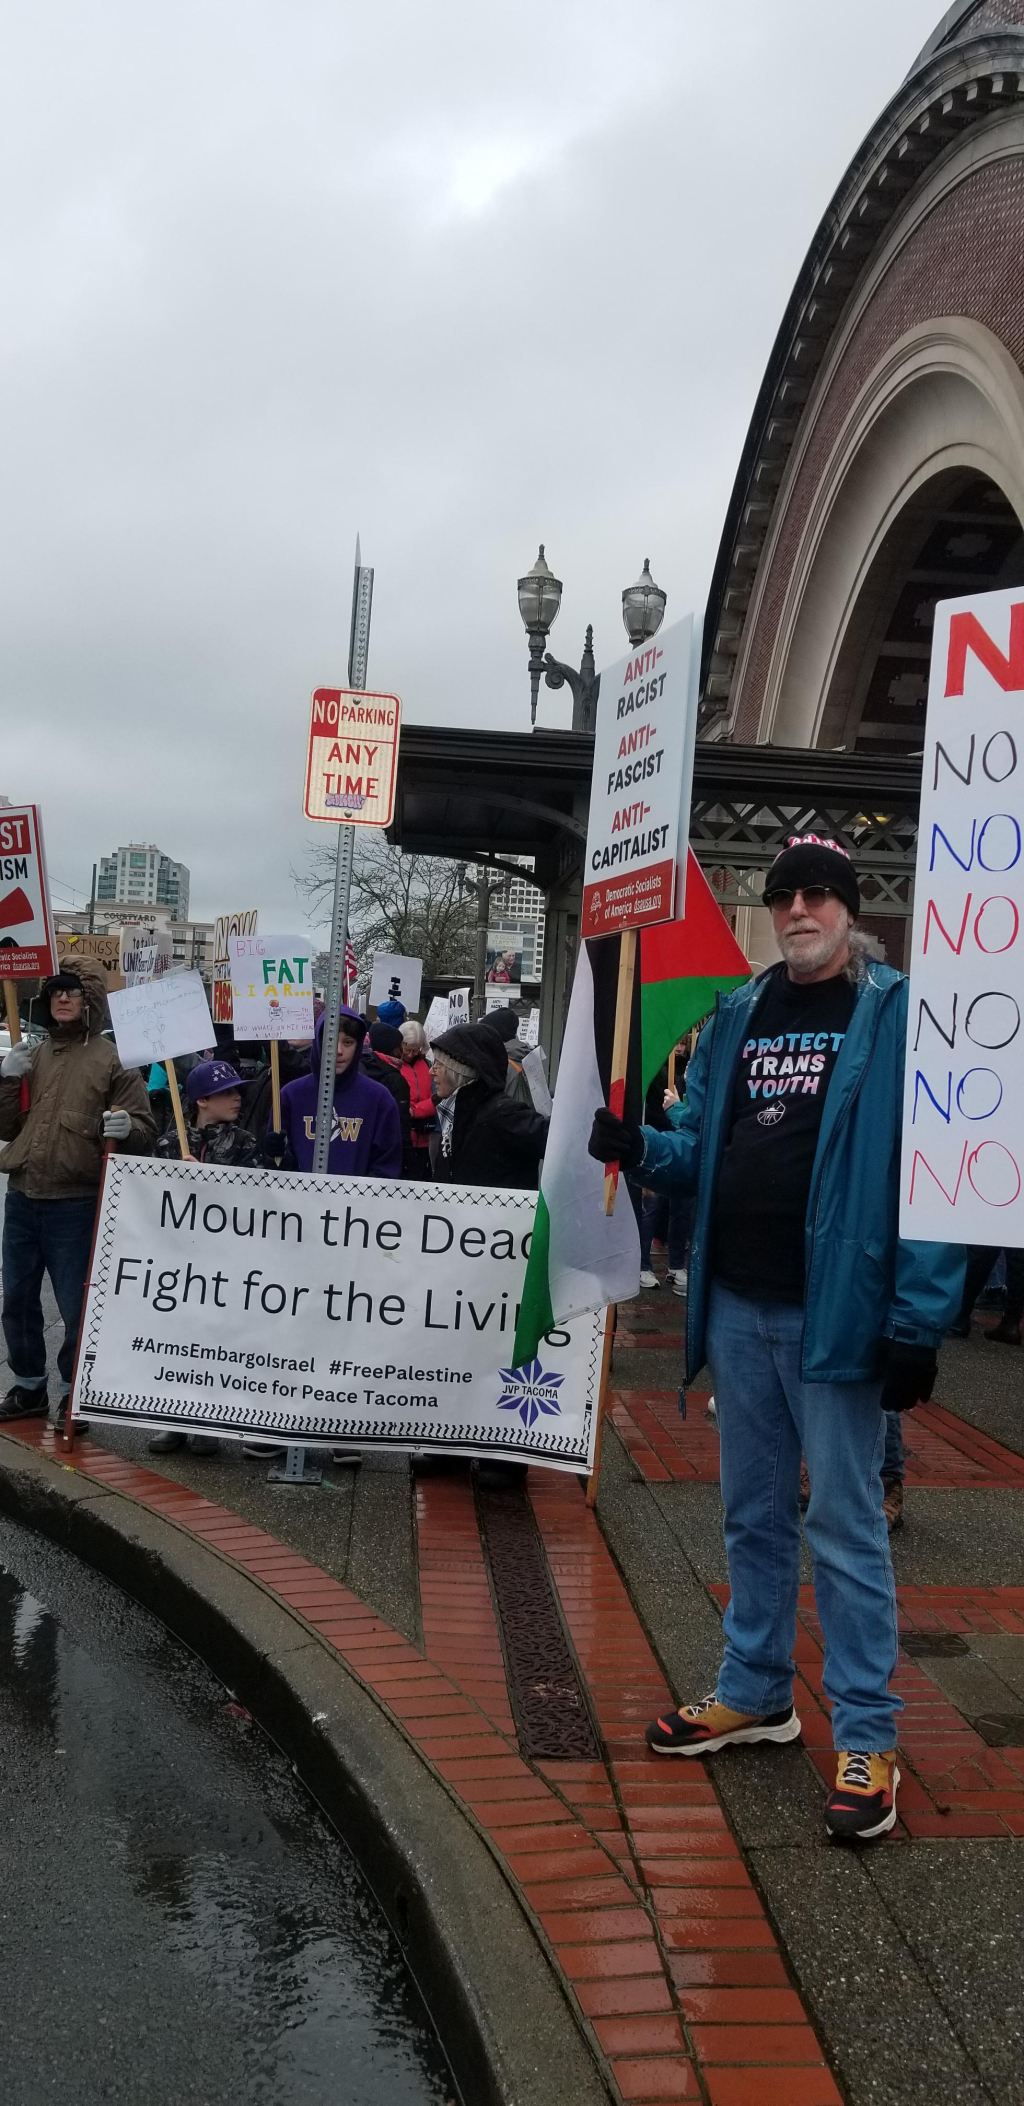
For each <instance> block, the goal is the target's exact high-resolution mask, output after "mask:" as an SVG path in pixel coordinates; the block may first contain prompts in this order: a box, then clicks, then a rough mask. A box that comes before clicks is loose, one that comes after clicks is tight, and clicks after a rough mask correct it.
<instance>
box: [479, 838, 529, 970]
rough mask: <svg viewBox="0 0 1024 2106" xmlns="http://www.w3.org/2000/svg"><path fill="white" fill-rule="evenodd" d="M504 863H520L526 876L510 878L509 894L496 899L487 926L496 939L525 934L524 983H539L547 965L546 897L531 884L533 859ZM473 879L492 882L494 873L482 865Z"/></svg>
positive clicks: (507, 891) (527, 857)
mask: <svg viewBox="0 0 1024 2106" xmlns="http://www.w3.org/2000/svg"><path fill="white" fill-rule="evenodd" d="M505 860H507V861H510V862H516V863H518V864H519V865H520V867H521V869H522V871H523V876H522V877H521V878H510V879H509V881H508V887H507V889H506V891H504V892H502V893H498V894H497V895H496V897H495V898H494V900H493V901H492V904H491V911H490V914H489V915H488V918H487V926H488V928H489V929H492V930H493V931H494V932H495V934H496V935H499V936H508V937H510V938H511V937H512V936H514V935H515V933H516V930H517V929H521V930H522V932H523V980H524V982H525V981H531V982H532V981H534V980H539V979H540V976H541V971H542V968H543V965H544V894H543V892H541V891H540V890H539V888H538V887H537V886H536V885H535V884H533V882H532V871H533V858H532V856H514V857H508V858H506V859H505ZM473 875H474V877H485V878H487V879H488V880H489V881H490V882H493V880H494V876H495V873H494V871H493V870H490V871H488V870H486V869H485V868H484V866H483V865H481V866H480V867H479V869H477V870H475V871H474V873H473ZM510 948H511V945H510Z"/></svg>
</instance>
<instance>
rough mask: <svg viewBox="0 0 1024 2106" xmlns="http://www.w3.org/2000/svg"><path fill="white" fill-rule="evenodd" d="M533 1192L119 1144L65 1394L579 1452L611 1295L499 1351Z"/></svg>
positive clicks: (450, 1444)
mask: <svg viewBox="0 0 1024 2106" xmlns="http://www.w3.org/2000/svg"><path fill="white" fill-rule="evenodd" d="M534 1197H535V1195H534V1194H533V1193H531V1192H519V1191H492V1190H490V1189H488V1188H486V1187H480V1186H457V1185H456V1186H448V1185H446V1186H435V1185H427V1184H420V1183H418V1182H412V1183H409V1184H405V1183H399V1182H392V1181H390V1180H385V1179H381V1178H342V1177H317V1176H300V1175H298V1174H297V1173H293V1172H292V1173H282V1172H273V1171H267V1170H257V1169H234V1168H223V1167H221V1166H219V1165H216V1166H215V1165H209V1164H198V1163H168V1162H158V1161H155V1160H154V1159H152V1158H150V1157H140V1156H112V1157H111V1158H110V1159H109V1161H108V1162H107V1164H106V1166H105V1174H104V1182H103V1189H102V1193H101V1198H100V1207H99V1218H98V1231H97V1236H96V1246H95V1256H94V1261H93V1266H92V1272H91V1278H90V1283H89V1290H88V1299H87V1302H86V1308H85V1315H84V1318H83V1323H82V1332H81V1345H80V1351H79V1359H78V1366H77V1369H76V1373H75V1382H74V1390H73V1396H72V1407H71V1408H72V1414H73V1416H76V1417H77V1416H80V1417H84V1418H87V1419H90V1420H96V1421H106V1422H107V1423H114V1424H122V1423H124V1422H126V1421H134V1422H142V1423H144V1424H147V1425H151V1426H161V1427H167V1426H173V1427H178V1428H180V1429H182V1430H187V1431H191V1432H217V1433H221V1434H226V1435H229V1436H233V1437H236V1438H242V1437H245V1438H251V1437H253V1436H256V1437H258V1438H259V1439H261V1440H263V1439H266V1440H272V1441H276V1442H279V1443H280V1444H281V1445H282V1446H285V1445H292V1444H295V1443H305V1442H309V1441H324V1442H338V1441H341V1442H345V1443H355V1444H357V1445H359V1446H361V1447H367V1448H415V1449H426V1450H429V1451H439V1452H444V1451H447V1452H449V1453H452V1454H458V1455H477V1456H495V1455H501V1456H508V1457H513V1458H518V1459H520V1460H522V1461H530V1462H534V1463H542V1464H545V1465H547V1466H548V1467H550V1468H553V1469H560V1470H573V1471H589V1469H590V1467H591V1464H592V1460H593V1440H594V1423H595V1416H596V1414H595V1402H596V1396H597V1386H598V1378H599V1372H600V1361H601V1346H602V1330H603V1323H602V1315H603V1312H602V1313H601V1314H596V1315H595V1314H593V1313H591V1314H589V1315H587V1316H586V1317H582V1318H578V1319H576V1320H574V1321H573V1322H572V1323H571V1324H565V1325H561V1326H559V1327H558V1328H557V1329H556V1330H553V1331H552V1332H551V1334H550V1336H549V1337H547V1338H545V1339H543V1340H542V1341H541V1344H540V1348H539V1352H538V1356H537V1357H536V1358H535V1359H534V1360H532V1361H531V1362H529V1363H528V1364H527V1365H526V1366H525V1367H522V1368H519V1369H513V1368H511V1367H510V1366H509V1364H508V1361H509V1355H510V1352H511V1347H512V1340H513V1337H514V1334H515V1325H516V1312H517V1304H518V1299H519V1293H520V1289H521V1286H522V1282H523V1279H524V1276H525V1272H526V1262H527V1256H528V1252H529V1243H530V1234H531V1229H532V1223H533V1214H534Z"/></svg>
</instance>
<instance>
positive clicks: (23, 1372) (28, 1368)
mask: <svg viewBox="0 0 1024 2106" xmlns="http://www.w3.org/2000/svg"><path fill="white" fill-rule="evenodd" d="M95 1219H96V1201H95V1199H26V1198H25V1196H24V1194H23V1193H21V1192H16V1191H14V1189H13V1188H12V1187H11V1186H8V1189H7V1202H6V1205H5V1207H4V1240H3V1280H4V1312H3V1326H4V1337H5V1338H6V1340H7V1352H8V1355H9V1358H10V1363H11V1373H12V1375H13V1376H14V1380H15V1382H17V1383H20V1384H21V1386H22V1388H23V1389H45V1387H46V1341H45V1338H44V1336H43V1304H42V1285H43V1274H44V1272H48V1273H49V1275H50V1282H51V1285H52V1287H53V1291H54V1294H55V1296H56V1299H57V1307H58V1309H59V1310H60V1313H61V1316H62V1318H63V1320H64V1338H63V1342H62V1344H61V1348H60V1351H59V1353H58V1354H57V1373H58V1376H59V1378H60V1379H59V1383H58V1388H59V1391H60V1394H61V1395H62V1396H66V1395H67V1393H68V1390H69V1389H70V1388H71V1377H72V1374H73V1373H74V1366H75V1347H76V1345H77V1343H78V1326H79V1324H80V1322H81V1318H82V1303H83V1301H84V1299H85V1282H86V1276H87V1274H88V1271H89V1252H90V1250H91V1249H92V1231H93V1224H94V1222H95Z"/></svg>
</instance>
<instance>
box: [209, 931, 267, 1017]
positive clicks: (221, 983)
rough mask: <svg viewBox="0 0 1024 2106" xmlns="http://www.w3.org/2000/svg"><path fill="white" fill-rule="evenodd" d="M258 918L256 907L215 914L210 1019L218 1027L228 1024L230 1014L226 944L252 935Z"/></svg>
mask: <svg viewBox="0 0 1024 2106" xmlns="http://www.w3.org/2000/svg"><path fill="white" fill-rule="evenodd" d="M258 919H259V909H258V908H257V907H247V908H245V909H244V910H243V911H242V912H241V913H239V914H218V916H217V920H216V924H215V927H214V934H213V1016H214V1022H215V1023H218V1024H230V1022H231V1015H232V1008H233V1002H232V995H231V958H230V956H229V953H228V944H229V942H230V940H231V938H232V936H254V935H255V933H256V924H257V921H258Z"/></svg>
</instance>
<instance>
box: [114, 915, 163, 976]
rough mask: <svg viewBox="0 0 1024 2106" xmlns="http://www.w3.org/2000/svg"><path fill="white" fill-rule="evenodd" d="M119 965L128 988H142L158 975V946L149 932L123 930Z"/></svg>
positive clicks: (137, 929) (130, 929) (143, 930)
mask: <svg viewBox="0 0 1024 2106" xmlns="http://www.w3.org/2000/svg"><path fill="white" fill-rule="evenodd" d="M119 940H120V954H119V960H118V962H119V964H120V968H121V976H122V978H123V980H124V984H125V986H126V987H142V986H144V985H145V983H146V981H147V980H152V979H153V978H154V977H155V974H156V961H157V955H158V945H157V943H156V941H155V939H153V938H152V937H151V934H150V932H149V931H148V930H145V929H139V928H134V929H132V928H127V929H122V930H121V935H120V939H119Z"/></svg>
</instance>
